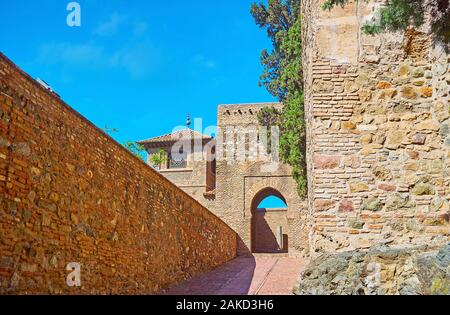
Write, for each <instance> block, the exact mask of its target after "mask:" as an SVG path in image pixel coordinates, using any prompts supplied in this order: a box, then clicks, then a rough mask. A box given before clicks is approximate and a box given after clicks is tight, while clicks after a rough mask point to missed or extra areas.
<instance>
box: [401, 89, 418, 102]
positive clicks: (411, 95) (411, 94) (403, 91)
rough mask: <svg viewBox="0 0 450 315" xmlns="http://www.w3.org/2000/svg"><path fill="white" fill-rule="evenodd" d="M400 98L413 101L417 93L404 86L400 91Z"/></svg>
mask: <svg viewBox="0 0 450 315" xmlns="http://www.w3.org/2000/svg"><path fill="white" fill-rule="evenodd" d="M401 94H402V97H404V98H406V99H409V100H415V99H416V98H417V91H416V89H415V88H414V87H413V86H405V87H403V88H402V89H401Z"/></svg>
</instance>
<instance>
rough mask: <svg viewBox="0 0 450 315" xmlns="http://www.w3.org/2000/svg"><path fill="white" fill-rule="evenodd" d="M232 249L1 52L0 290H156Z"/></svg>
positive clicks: (219, 226) (172, 191)
mask: <svg viewBox="0 0 450 315" xmlns="http://www.w3.org/2000/svg"><path fill="white" fill-rule="evenodd" d="M235 253H236V234H235V233H234V232H233V231H232V230H231V229H230V228H229V227H228V226H227V225H225V224H224V223H223V222H222V221H220V220H219V219H218V218H217V217H216V216H214V215H213V214H212V213H211V212H209V211H208V210H207V209H205V208H203V207H202V206H201V205H200V204H199V203H198V202H196V201H195V200H194V199H192V198H191V197H189V196H188V195H187V194H185V193H184V192H182V191H181V190H180V189H178V188H177V187H175V186H174V185H173V184H171V183H170V182H169V181H168V180H166V179H165V178H163V177H162V176H160V175H159V174H158V173H157V172H155V171H154V170H152V169H151V168H150V167H148V166H147V165H146V164H145V163H143V162H141V161H140V160H139V159H137V158H135V157H134V156H133V155H131V154H130V153H128V151H126V150H125V149H124V148H122V147H121V146H120V145H119V144H117V143H116V142H114V140H112V139H111V138H110V137H108V136H107V135H106V134H104V133H103V132H102V131H100V130H99V129H97V128H96V127H95V126H94V125H93V124H91V123H90V122H89V121H87V120H86V119H85V118H83V117H82V116H81V115H80V114H78V113H77V112H75V111H74V110H73V109H71V108H70V107H69V106H67V105H66V104H65V103H63V102H62V101H61V100H60V99H59V98H58V97H56V96H55V95H54V94H52V93H49V92H47V91H46V90H45V89H43V88H42V87H41V86H40V85H39V84H37V83H36V82H35V81H34V80H33V79H32V78H30V77H29V76H27V75H26V74H25V73H23V72H22V71H20V70H19V69H18V68H17V67H16V66H15V65H13V64H12V63H11V62H10V61H9V60H8V59H7V58H6V57H4V56H3V55H1V54H0V293H1V294H5V293H19V294H48V293H49V294H81V293H97V294H109V293H114V294H133V293H140V294H143V293H154V292H156V291H158V290H160V289H161V288H165V287H167V286H168V285H170V284H175V283H178V282H180V281H183V280H184V279H187V278H189V277H191V276H193V275H195V274H197V273H200V272H205V271H209V270H211V269H213V268H214V267H217V266H219V265H221V264H222V263H224V262H226V261H228V260H230V259H232V258H233V257H234V256H235ZM71 262H78V263H80V264H81V285H82V286H81V287H80V288H70V287H68V286H67V285H66V277H67V275H68V274H69V272H68V271H66V265H67V264H68V263H71Z"/></svg>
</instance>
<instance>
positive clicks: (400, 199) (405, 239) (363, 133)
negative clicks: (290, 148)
mask: <svg viewBox="0 0 450 315" xmlns="http://www.w3.org/2000/svg"><path fill="white" fill-rule="evenodd" d="M322 2H323V1H306V2H305V3H304V6H303V15H304V19H303V22H304V28H303V37H304V38H303V42H304V43H305V45H306V47H305V49H304V62H305V67H304V68H305V87H306V91H305V93H306V94H305V95H306V96H305V102H306V103H305V104H306V113H307V117H306V118H307V125H308V127H309V128H308V135H307V138H308V139H307V141H308V171H309V178H308V181H309V205H310V211H311V219H312V221H311V223H312V230H311V234H310V243H311V249H312V252H313V253H314V252H324V251H344V250H350V249H354V248H365V247H369V246H371V245H373V244H376V243H380V242H385V243H395V244H424V243H431V242H438V243H439V242H442V243H445V242H448V241H449V239H450V224H449V218H450V209H449V201H450V188H449V187H450V150H449V149H450V138H449V83H450V81H449V55H448V54H447V53H446V52H445V51H444V49H443V48H442V47H440V46H439V45H436V46H434V45H433V44H432V43H431V42H430V40H429V36H427V35H426V34H425V32H426V28H424V29H423V30H415V31H409V32H406V33H398V34H382V35H380V36H376V37H372V36H367V35H365V34H363V33H362V32H361V25H362V24H363V23H364V21H365V20H366V19H367V18H369V17H370V16H371V14H373V12H374V5H376V4H377V3H380V1H371V2H370V3H368V4H367V3H365V2H361V1H359V2H355V1H351V2H350V3H349V5H347V6H346V7H344V8H341V7H337V8H335V9H333V10H331V11H330V12H329V11H322V10H321V9H320V5H321V3H322Z"/></svg>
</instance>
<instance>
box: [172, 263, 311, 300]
mask: <svg viewBox="0 0 450 315" xmlns="http://www.w3.org/2000/svg"><path fill="white" fill-rule="evenodd" d="M304 266H305V263H304V261H303V260H301V259H298V258H293V257H280V256H256V257H251V258H247V257H245V258H244V257H242V258H236V259H235V260H233V261H231V262H229V263H227V264H225V265H223V266H221V267H219V268H218V269H216V270H214V271H212V272H210V273H207V274H204V275H201V276H198V277H195V278H193V279H190V280H188V281H186V282H184V283H182V284H181V285H178V286H176V287H173V288H171V289H169V290H168V291H167V292H166V294H169V295H288V294H292V288H293V287H294V285H295V282H296V281H297V279H298V277H299V275H300V272H301V269H302V268H303V267H304Z"/></svg>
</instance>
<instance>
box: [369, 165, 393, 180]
mask: <svg viewBox="0 0 450 315" xmlns="http://www.w3.org/2000/svg"><path fill="white" fill-rule="evenodd" d="M372 172H373V175H374V176H375V177H376V178H378V179H380V180H390V179H392V173H391V171H390V170H389V169H388V168H387V167H385V166H383V165H377V166H375V167H374V168H373V169H372Z"/></svg>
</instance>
